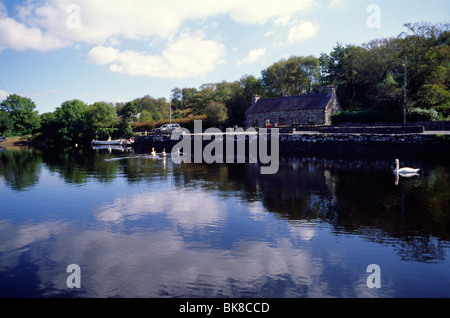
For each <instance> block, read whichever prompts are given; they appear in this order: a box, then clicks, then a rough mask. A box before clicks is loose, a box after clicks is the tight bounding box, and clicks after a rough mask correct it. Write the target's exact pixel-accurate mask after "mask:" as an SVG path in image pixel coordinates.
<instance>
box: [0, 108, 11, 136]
mask: <svg viewBox="0 0 450 318" xmlns="http://www.w3.org/2000/svg"><path fill="white" fill-rule="evenodd" d="M13 127H14V121H13V120H12V118H11V116H10V115H9V113H8V112H6V111H4V110H1V111H0V134H1V135H2V136H4V135H6V136H10V135H11V134H12V130H13Z"/></svg>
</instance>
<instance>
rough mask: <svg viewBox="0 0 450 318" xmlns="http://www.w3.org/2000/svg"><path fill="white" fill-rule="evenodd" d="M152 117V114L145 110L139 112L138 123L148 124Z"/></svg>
mask: <svg viewBox="0 0 450 318" xmlns="http://www.w3.org/2000/svg"><path fill="white" fill-rule="evenodd" d="M152 121H154V120H153V117H152V114H150V112H149V111H147V110H146V109H144V110H142V111H141V116H140V117H139V122H140V123H148V122H152Z"/></svg>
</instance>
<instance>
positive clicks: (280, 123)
mask: <svg viewBox="0 0 450 318" xmlns="http://www.w3.org/2000/svg"><path fill="white" fill-rule="evenodd" d="M278 126H280V127H286V119H284V118H280V119H279V120H278Z"/></svg>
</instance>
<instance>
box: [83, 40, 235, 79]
mask: <svg viewBox="0 0 450 318" xmlns="http://www.w3.org/2000/svg"><path fill="white" fill-rule="evenodd" d="M203 37H204V36H203V34H201V33H200V32H197V33H194V34H190V33H183V34H182V35H180V37H179V38H178V39H177V40H175V41H173V42H170V43H169V44H168V45H167V47H166V48H165V50H164V51H163V52H162V53H161V54H160V55H150V54H146V53H145V52H136V51H131V50H128V51H124V52H120V51H119V50H118V49H115V48H111V47H102V46H98V47H95V48H93V49H92V50H91V51H90V52H89V54H88V57H87V61H88V62H89V63H94V64H98V65H107V64H110V67H109V70H110V71H112V72H118V73H123V74H128V75H133V76H146V77H161V78H172V79H181V78H191V77H201V76H203V75H205V74H206V73H208V72H210V71H212V70H214V69H215V68H216V67H217V65H219V64H222V63H224V60H223V58H224V56H225V51H226V50H225V46H224V45H222V44H221V43H219V42H215V41H209V40H205V39H204V38H203Z"/></svg>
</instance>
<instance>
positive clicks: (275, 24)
mask: <svg viewBox="0 0 450 318" xmlns="http://www.w3.org/2000/svg"><path fill="white" fill-rule="evenodd" d="M449 17H450V2H449V1H448V0H429V1H417V0H413V1H411V0H410V1H406V0H390V1H385V0H380V1H376V0H371V1H361V0H224V1H215V0H189V1H186V0H165V1H159V0H158V1H154V0H25V1H5V0H3V1H0V100H2V99H4V98H6V96H8V94H11V93H15V94H20V95H23V96H26V97H29V98H31V99H32V100H33V101H34V102H35V103H36V105H37V108H38V110H39V112H40V113H44V112H49V111H53V110H54V109H55V108H56V107H58V106H60V105H61V103H63V102H64V101H66V100H71V99H81V100H83V101H85V102H86V103H88V104H92V103H94V102H96V101H107V102H113V103H115V102H120V101H129V100H133V99H135V98H138V97H143V96H145V95H150V96H153V97H155V98H159V97H165V98H167V99H168V98H169V97H170V94H171V90H172V89H173V88H175V87H180V88H184V87H196V88H198V87H199V86H200V85H202V84H204V83H213V82H221V81H223V80H226V81H234V80H239V79H240V78H241V77H242V76H243V75H246V74H248V75H254V76H256V77H260V75H261V71H262V70H263V69H265V68H267V67H268V66H270V65H271V64H273V63H274V62H276V61H279V60H280V59H282V58H288V57H290V56H293V55H296V56H307V55H315V56H319V55H320V53H321V52H326V53H330V51H331V50H332V49H333V47H334V46H335V45H336V43H338V42H340V43H342V44H356V45H361V44H363V43H366V42H369V41H371V40H374V39H377V38H387V37H396V36H398V35H399V34H400V33H401V32H403V31H405V28H404V27H403V24H405V23H410V22H419V21H427V22H432V23H438V22H449Z"/></svg>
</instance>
